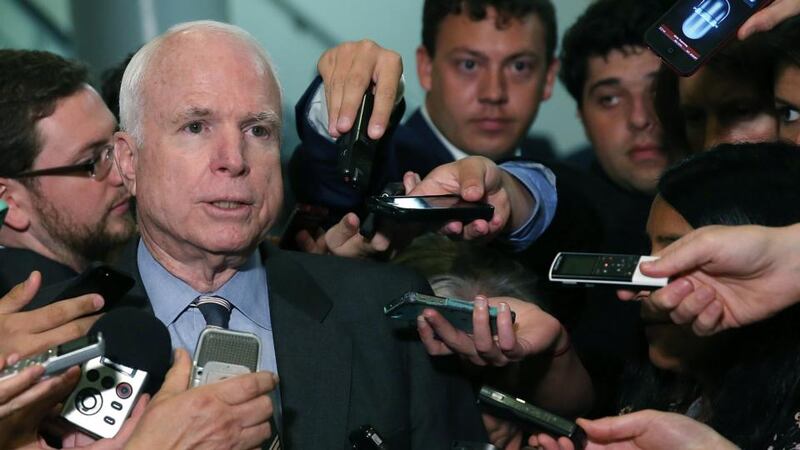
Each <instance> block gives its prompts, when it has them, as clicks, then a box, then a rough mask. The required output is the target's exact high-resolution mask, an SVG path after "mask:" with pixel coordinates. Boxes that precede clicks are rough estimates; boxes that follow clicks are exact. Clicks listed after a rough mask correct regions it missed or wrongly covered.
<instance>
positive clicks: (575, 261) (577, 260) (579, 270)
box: [554, 255, 597, 276]
mask: <svg viewBox="0 0 800 450" xmlns="http://www.w3.org/2000/svg"><path fill="white" fill-rule="evenodd" d="M595 264H597V256H595V255H564V256H562V257H561V262H560V264H559V265H558V267H556V270H555V271H554V272H555V273H556V274H557V275H563V276H580V275H591V274H592V270H593V269H594V266H595Z"/></svg>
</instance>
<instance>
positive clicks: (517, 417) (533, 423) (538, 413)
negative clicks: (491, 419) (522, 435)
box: [478, 386, 586, 449]
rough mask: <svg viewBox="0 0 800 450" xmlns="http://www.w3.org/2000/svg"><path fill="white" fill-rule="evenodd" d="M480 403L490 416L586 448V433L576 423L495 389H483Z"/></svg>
mask: <svg viewBox="0 0 800 450" xmlns="http://www.w3.org/2000/svg"><path fill="white" fill-rule="evenodd" d="M478 403H479V404H480V405H481V406H483V408H484V409H487V410H488V412H489V413H490V414H493V415H496V416H498V417H503V418H506V419H509V420H513V421H515V422H518V423H520V424H522V426H523V428H524V429H526V430H528V431H533V432H537V431H545V432H547V433H551V434H553V435H555V436H564V437H567V438H569V440H571V441H572V443H573V444H574V445H575V448H577V449H582V448H584V447H585V446H586V432H584V431H583V429H582V428H581V427H579V426H578V425H577V424H576V423H575V422H572V421H570V420H567V419H565V418H563V417H561V416H557V415H555V414H553V413H551V412H549V411H545V410H544V409H542V408H539V407H536V406H534V405H531V404H530V403H528V402H526V401H525V400H522V399H519V398H516V397H514V396H512V395H509V394H506V393H504V392H501V391H498V390H497V389H495V388H493V387H489V386H482V387H481V390H480V392H479V393H478Z"/></svg>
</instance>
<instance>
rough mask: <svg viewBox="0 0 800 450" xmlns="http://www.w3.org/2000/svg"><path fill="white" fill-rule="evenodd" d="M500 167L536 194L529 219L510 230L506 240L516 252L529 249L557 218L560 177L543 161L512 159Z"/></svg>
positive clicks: (531, 192)
mask: <svg viewBox="0 0 800 450" xmlns="http://www.w3.org/2000/svg"><path fill="white" fill-rule="evenodd" d="M500 168H502V169H503V170H505V171H506V172H508V173H509V174H511V175H512V176H513V177H514V178H516V179H517V180H519V182H520V183H522V185H523V186H525V188H526V189H527V190H528V192H530V194H531V196H532V197H533V201H534V205H533V210H532V211H531V214H530V215H529V216H528V218H527V219H526V220H525V222H524V223H523V224H522V226H520V227H519V228H517V229H516V230H513V231H512V232H511V233H509V235H508V236H506V237H505V241H506V242H507V243H508V245H509V246H510V247H511V248H512V250H514V251H522V250H525V249H526V248H528V246H530V245H531V244H532V243H533V242H534V241H535V240H536V239H538V238H539V236H541V235H542V233H544V230H546V229H547V227H548V226H549V225H550V222H552V221H553V216H554V215H555V213H556V205H557V204H558V194H557V193H556V176H555V175H554V174H553V172H552V171H551V170H550V169H548V168H547V167H545V166H544V165H542V164H539V163H534V162H526V161H509V162H505V163H503V164H501V165H500Z"/></svg>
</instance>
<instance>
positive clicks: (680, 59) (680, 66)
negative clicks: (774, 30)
mask: <svg viewBox="0 0 800 450" xmlns="http://www.w3.org/2000/svg"><path fill="white" fill-rule="evenodd" d="M771 2H772V0H679V1H678V2H676V3H675V5H674V6H673V7H672V8H670V10H669V11H667V13H666V14H664V15H663V16H662V17H661V18H659V19H658V21H657V22H656V23H655V24H653V25H652V26H651V27H650V28H649V29H648V30H647V32H646V33H645V36H644V38H645V42H646V43H647V45H648V46H650V48H652V49H653V51H654V52H656V54H658V55H659V56H660V57H661V59H663V60H664V62H666V63H667V64H668V65H669V66H670V67H671V68H672V69H673V70H674V71H675V72H677V73H678V74H680V75H683V76H689V75H691V74H693V73H694V72H695V71H696V70H697V69H699V68H700V66H701V65H702V64H703V63H704V62H705V61H707V60H708V59H709V58H710V57H711V56H712V55H713V54H714V53H715V52H716V51H717V50H719V49H720V48H722V47H723V46H724V45H725V43H726V42H727V41H728V40H729V39H731V37H733V35H734V34H735V33H736V30H738V29H739V27H740V26H742V24H743V23H744V22H745V21H746V20H747V19H748V18H750V16H752V15H753V14H755V13H756V12H757V11H758V10H759V9H761V8H763V7H765V6H767V5H768V4H770V3H771Z"/></svg>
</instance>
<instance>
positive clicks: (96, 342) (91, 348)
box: [0, 333, 106, 380]
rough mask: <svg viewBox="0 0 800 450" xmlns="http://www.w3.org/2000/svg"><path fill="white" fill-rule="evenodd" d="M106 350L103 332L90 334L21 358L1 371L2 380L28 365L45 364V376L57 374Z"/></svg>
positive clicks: (100, 354)
mask: <svg viewBox="0 0 800 450" xmlns="http://www.w3.org/2000/svg"><path fill="white" fill-rule="evenodd" d="M105 350H106V343H105V341H104V340H103V334H102V333H97V334H89V335H86V336H83V337H79V338H78V339H74V340H71V341H69V342H66V343H64V344H61V345H58V346H56V347H53V348H50V349H48V350H46V351H44V352H42V353H39V354H38V355H34V356H31V357H29V358H25V359H21V360H19V361H17V362H16V364H13V365H11V366H8V367H6V368H5V369H3V370H2V371H0V380H2V379H4V378H7V377H11V376H13V375H15V374H17V373H19V372H21V371H22V370H24V369H25V368H26V367H28V366H33V365H37V364H38V365H42V366H44V376H45V377H47V376H50V375H55V374H57V373H59V372H63V371H65V370H67V369H69V368H70V367H72V366H76V365H78V364H83V363H84V362H86V361H88V360H90V359H93V358H96V357H98V356H102V355H103V354H104V353H105Z"/></svg>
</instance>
